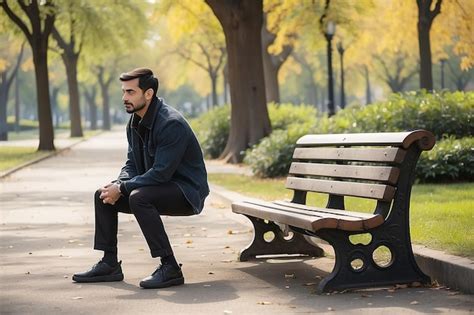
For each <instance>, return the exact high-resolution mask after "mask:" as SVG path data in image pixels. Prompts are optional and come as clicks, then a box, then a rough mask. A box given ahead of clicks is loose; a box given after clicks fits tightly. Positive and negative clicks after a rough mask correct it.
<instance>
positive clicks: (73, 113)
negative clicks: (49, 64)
mask: <svg viewBox="0 0 474 315" xmlns="http://www.w3.org/2000/svg"><path fill="white" fill-rule="evenodd" d="M61 57H62V58H63V61H64V65H65V67H66V76H67V86H68V91H69V119H70V121H71V137H83V136H84V134H83V132H82V123H81V109H80V107H79V104H80V99H79V97H80V96H79V85H78V83H77V61H78V57H79V56H78V55H76V54H74V53H67V52H66V51H65V52H64V53H62V54H61Z"/></svg>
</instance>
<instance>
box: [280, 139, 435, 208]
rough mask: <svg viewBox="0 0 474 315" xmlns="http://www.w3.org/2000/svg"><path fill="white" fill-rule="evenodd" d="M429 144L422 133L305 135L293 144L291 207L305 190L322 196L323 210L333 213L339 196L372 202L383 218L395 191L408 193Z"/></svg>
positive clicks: (341, 200) (339, 205)
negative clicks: (325, 197) (404, 189)
mask: <svg viewBox="0 0 474 315" xmlns="http://www.w3.org/2000/svg"><path fill="white" fill-rule="evenodd" d="M434 144H435V138H434V136H433V134H431V133H430V132H428V131H425V130H416V131H411V132H384V133H364V134H362V133H361V134H332V135H306V136H303V137H301V138H300V139H299V140H298V141H297V146H296V149H295V151H294V154H293V162H292V164H291V167H290V170H289V176H288V178H287V181H286V187H287V188H289V189H293V190H294V191H295V194H294V197H293V202H296V203H305V201H306V192H320V193H327V194H329V200H328V204H327V207H328V208H335V209H344V196H354V197H362V198H370V199H375V200H377V201H378V203H377V209H376V212H379V213H381V214H383V215H384V216H386V215H387V214H388V211H389V207H390V203H391V202H392V200H393V199H394V197H395V195H396V193H397V190H400V187H402V186H403V187H404V186H407V185H408V186H409V187H408V189H411V184H412V181H413V176H414V174H413V173H414V167H415V165H416V162H417V160H418V157H419V155H420V153H421V151H422V150H430V149H431V148H432V147H433V146H434ZM402 175H403V176H402ZM408 193H409V190H408Z"/></svg>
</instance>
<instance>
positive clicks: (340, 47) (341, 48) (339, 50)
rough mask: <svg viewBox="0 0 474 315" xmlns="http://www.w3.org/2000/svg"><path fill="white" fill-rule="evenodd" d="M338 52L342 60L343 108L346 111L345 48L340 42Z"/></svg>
mask: <svg viewBox="0 0 474 315" xmlns="http://www.w3.org/2000/svg"><path fill="white" fill-rule="evenodd" d="M337 51H338V52H339V57H340V59H341V108H342V109H344V108H345V107H346V93H345V91H344V51H345V49H344V47H343V46H342V43H341V42H339V43H338V44H337Z"/></svg>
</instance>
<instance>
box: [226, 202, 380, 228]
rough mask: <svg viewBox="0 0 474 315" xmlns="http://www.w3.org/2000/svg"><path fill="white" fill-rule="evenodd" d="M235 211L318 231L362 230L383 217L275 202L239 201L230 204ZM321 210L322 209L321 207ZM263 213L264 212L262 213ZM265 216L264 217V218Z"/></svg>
mask: <svg viewBox="0 0 474 315" xmlns="http://www.w3.org/2000/svg"><path fill="white" fill-rule="evenodd" d="M232 209H233V211H234V212H236V213H240V214H247V215H251V216H255V214H256V213H258V216H259V217H261V218H263V219H266V220H270V221H274V222H283V223H285V224H288V225H291V226H296V227H299V228H304V229H307V230H311V231H318V230H320V229H325V228H333V229H340V230H344V231H364V230H367V229H370V228H373V227H376V226H379V225H381V224H382V223H383V222H384V219H383V217H382V216H380V215H371V216H370V217H367V218H360V217H357V216H351V215H349V214H348V213H346V214H343V213H344V210H339V211H338V210H334V211H335V212H340V213H342V215H341V214H337V213H330V212H327V211H320V212H318V211H314V210H309V209H303V208H297V207H291V206H286V205H282V204H277V203H268V202H259V203H254V202H246V201H244V202H241V203H236V204H235V205H233V206H232ZM321 210H322V209H321ZM263 213H264V214H263ZM264 216H265V218H264Z"/></svg>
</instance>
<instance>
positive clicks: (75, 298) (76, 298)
mask: <svg viewBox="0 0 474 315" xmlns="http://www.w3.org/2000/svg"><path fill="white" fill-rule="evenodd" d="M72 299H73V300H82V299H83V297H82V296H75V297H73V298H72Z"/></svg>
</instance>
